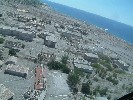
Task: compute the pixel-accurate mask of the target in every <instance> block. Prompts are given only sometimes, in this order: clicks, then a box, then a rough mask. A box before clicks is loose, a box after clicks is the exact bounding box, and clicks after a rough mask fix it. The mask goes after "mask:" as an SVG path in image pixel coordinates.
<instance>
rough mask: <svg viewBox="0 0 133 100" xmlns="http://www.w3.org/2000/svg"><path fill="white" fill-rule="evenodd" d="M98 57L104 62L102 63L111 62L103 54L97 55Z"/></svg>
mask: <svg viewBox="0 0 133 100" xmlns="http://www.w3.org/2000/svg"><path fill="white" fill-rule="evenodd" d="M98 56H99V58H100V59H101V60H104V61H106V62H107V63H110V62H111V60H110V58H109V57H108V56H106V55H104V54H98Z"/></svg>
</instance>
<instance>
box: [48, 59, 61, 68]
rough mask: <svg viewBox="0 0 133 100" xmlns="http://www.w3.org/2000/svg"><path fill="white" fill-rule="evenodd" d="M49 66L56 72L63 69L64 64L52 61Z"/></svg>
mask: <svg viewBox="0 0 133 100" xmlns="http://www.w3.org/2000/svg"><path fill="white" fill-rule="evenodd" d="M47 66H48V67H49V69H54V70H60V69H61V67H62V64H61V63H60V62H58V61H54V60H52V61H50V62H49V63H48V64H47Z"/></svg>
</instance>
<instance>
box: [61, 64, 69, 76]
mask: <svg viewBox="0 0 133 100" xmlns="http://www.w3.org/2000/svg"><path fill="white" fill-rule="evenodd" d="M61 70H62V72H63V73H66V74H69V72H70V69H69V68H68V67H67V66H66V65H64V64H62V68H61Z"/></svg>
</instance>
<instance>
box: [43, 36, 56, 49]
mask: <svg viewBox="0 0 133 100" xmlns="http://www.w3.org/2000/svg"><path fill="white" fill-rule="evenodd" d="M44 45H46V46H47V47H50V48H55V46H56V37H55V36H54V35H53V34H51V35H50V36H45V38H44Z"/></svg>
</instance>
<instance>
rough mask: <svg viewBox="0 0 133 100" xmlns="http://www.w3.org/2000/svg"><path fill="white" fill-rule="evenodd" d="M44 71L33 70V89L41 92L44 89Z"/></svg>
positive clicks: (39, 69)
mask: <svg viewBox="0 0 133 100" xmlns="http://www.w3.org/2000/svg"><path fill="white" fill-rule="evenodd" d="M43 77H44V69H43V67H36V68H35V89H36V90H41V89H43V88H44V80H43Z"/></svg>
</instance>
